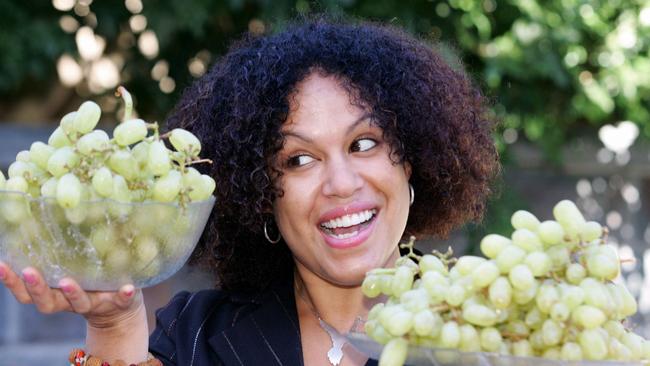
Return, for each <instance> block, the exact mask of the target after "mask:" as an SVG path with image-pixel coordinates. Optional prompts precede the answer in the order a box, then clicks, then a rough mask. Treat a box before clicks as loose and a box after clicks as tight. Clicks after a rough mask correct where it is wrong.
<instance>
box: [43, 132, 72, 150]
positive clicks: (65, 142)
mask: <svg viewBox="0 0 650 366" xmlns="http://www.w3.org/2000/svg"><path fill="white" fill-rule="evenodd" d="M47 143H48V145H50V146H52V147H53V148H56V149H59V148H62V147H64V146H70V145H72V142H71V141H70V139H69V138H68V136H66V135H65V132H63V129H62V128H61V127H57V128H56V129H55V130H54V132H52V134H51V135H50V138H49V139H48V140H47Z"/></svg>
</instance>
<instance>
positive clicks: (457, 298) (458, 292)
mask: <svg viewBox="0 0 650 366" xmlns="http://www.w3.org/2000/svg"><path fill="white" fill-rule="evenodd" d="M466 296H467V292H466V291H465V287H463V286H461V285H458V284H453V285H451V286H449V289H448V290H447V294H446V295H445V301H446V302H447V303H448V304H449V305H451V306H459V305H460V304H462V303H463V301H465V298H466Z"/></svg>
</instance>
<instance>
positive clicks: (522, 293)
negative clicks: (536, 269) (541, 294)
mask: <svg viewBox="0 0 650 366" xmlns="http://www.w3.org/2000/svg"><path fill="white" fill-rule="evenodd" d="M538 288H539V286H538V284H537V281H535V282H533V286H531V287H530V288H528V289H526V290H517V289H514V290H513V291H512V300H513V301H514V302H515V303H516V304H519V305H526V304H528V303H529V302H531V301H532V300H533V299H535V297H536V296H537V292H538Z"/></svg>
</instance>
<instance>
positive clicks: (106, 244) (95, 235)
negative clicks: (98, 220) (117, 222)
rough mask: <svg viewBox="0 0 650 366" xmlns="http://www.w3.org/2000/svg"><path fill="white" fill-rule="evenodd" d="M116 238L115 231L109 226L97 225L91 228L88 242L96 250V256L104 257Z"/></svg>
mask: <svg viewBox="0 0 650 366" xmlns="http://www.w3.org/2000/svg"><path fill="white" fill-rule="evenodd" d="M116 240H117V238H116V234H115V231H114V230H113V228H111V227H109V226H104V225H102V226H98V227H95V228H93V230H92V232H91V234H90V244H91V245H92V246H93V248H94V249H95V251H96V252H97V256H98V257H100V258H104V257H105V256H106V253H108V252H109V250H110V249H111V247H112V246H113V245H115V241H116Z"/></svg>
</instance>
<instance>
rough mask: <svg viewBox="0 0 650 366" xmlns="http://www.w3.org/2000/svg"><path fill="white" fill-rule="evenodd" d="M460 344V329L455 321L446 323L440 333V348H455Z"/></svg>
mask: <svg viewBox="0 0 650 366" xmlns="http://www.w3.org/2000/svg"><path fill="white" fill-rule="evenodd" d="M459 344H460V327H459V326H458V323H456V322H455V321H448V322H446V323H445V324H444V325H443V326H442V330H441V331H440V346H441V347H443V348H457V347H458V345H459Z"/></svg>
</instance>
